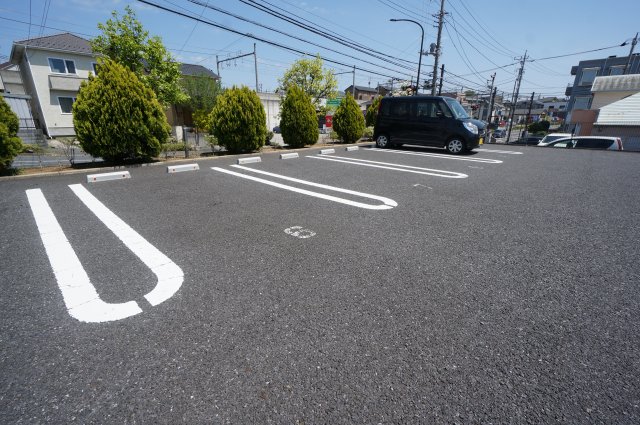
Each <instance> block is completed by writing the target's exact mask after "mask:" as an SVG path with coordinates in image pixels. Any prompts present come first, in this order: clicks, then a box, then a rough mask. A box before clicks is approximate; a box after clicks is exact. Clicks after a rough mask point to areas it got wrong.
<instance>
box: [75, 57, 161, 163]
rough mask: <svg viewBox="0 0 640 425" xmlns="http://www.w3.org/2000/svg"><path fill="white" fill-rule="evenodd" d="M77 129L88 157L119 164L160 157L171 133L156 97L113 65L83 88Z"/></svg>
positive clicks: (102, 67) (108, 62)
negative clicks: (131, 159) (126, 160)
mask: <svg viewBox="0 0 640 425" xmlns="http://www.w3.org/2000/svg"><path fill="white" fill-rule="evenodd" d="M73 125H74V126H75V129H76V136H77V137H78V140H79V141H80V145H81V146H82V149H83V150H84V151H85V152H87V153H88V154H90V155H93V156H100V157H102V158H104V159H105V160H107V161H116V162H118V161H122V160H124V159H128V158H140V157H153V156H157V155H158V154H159V153H160V146H161V144H162V143H164V142H165V141H166V140H167V138H168V137H169V130H170V127H169V124H168V123H167V118H166V116H165V114H164V109H163V108H162V106H161V105H160V103H159V102H158V100H157V99H156V95H155V94H154V93H153V91H152V90H151V89H149V88H148V87H147V86H145V85H144V84H143V83H142V82H141V81H140V80H138V77H136V76H135V74H134V73H133V72H131V71H129V69H127V68H125V67H123V66H122V65H120V64H118V63H116V62H113V61H111V60H109V59H105V60H104V61H101V63H100V73H99V74H98V75H97V76H92V75H91V76H89V82H88V83H87V82H83V83H82V84H81V85H80V92H79V93H78V98H77V99H76V101H75V102H74V104H73Z"/></svg>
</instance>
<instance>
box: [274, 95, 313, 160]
mask: <svg viewBox="0 0 640 425" xmlns="http://www.w3.org/2000/svg"><path fill="white" fill-rule="evenodd" d="M280 131H281V132H282V140H283V141H284V143H286V144H287V145H289V147H292V148H301V147H304V146H306V145H313V144H315V143H317V142H318V136H319V135H320V131H319V130H318V117H317V116H316V109H315V107H314V106H313V104H312V103H311V97H310V96H309V95H308V94H306V93H305V92H304V91H303V90H302V89H301V88H300V87H298V86H297V85H296V84H292V85H290V86H289V88H288V89H287V95H286V96H285V98H284V101H283V102H282V109H281V111H280Z"/></svg>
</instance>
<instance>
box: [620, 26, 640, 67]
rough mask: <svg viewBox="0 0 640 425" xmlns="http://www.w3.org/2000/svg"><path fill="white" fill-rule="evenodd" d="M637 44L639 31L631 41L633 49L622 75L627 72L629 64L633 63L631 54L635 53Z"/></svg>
mask: <svg viewBox="0 0 640 425" xmlns="http://www.w3.org/2000/svg"><path fill="white" fill-rule="evenodd" d="M636 44H638V33H636V36H635V37H633V41H632V42H631V51H630V52H629V59H627V63H626V64H625V66H624V71H622V75H624V74H626V73H627V68H629V64H630V63H631V55H633V49H634V48H635V47H636ZM629 71H631V70H629Z"/></svg>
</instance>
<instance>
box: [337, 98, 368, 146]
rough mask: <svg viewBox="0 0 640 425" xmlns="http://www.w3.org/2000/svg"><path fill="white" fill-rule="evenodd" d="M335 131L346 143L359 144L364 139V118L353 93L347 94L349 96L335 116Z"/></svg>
mask: <svg viewBox="0 0 640 425" xmlns="http://www.w3.org/2000/svg"><path fill="white" fill-rule="evenodd" d="M333 129H334V130H335V132H336V133H338V136H340V138H341V139H342V141H343V142H345V143H354V142H357V141H358V139H360V138H361V137H362V134H363V133H364V116H363V115H362V112H361V111H360V107H359V106H358V104H357V103H356V101H355V100H354V99H353V96H351V93H347V96H346V97H345V98H344V99H342V102H340V106H338V110H337V111H336V113H335V114H334V115H333Z"/></svg>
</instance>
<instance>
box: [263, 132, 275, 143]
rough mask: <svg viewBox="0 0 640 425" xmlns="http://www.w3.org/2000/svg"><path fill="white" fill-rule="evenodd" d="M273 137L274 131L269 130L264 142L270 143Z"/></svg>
mask: <svg viewBox="0 0 640 425" xmlns="http://www.w3.org/2000/svg"><path fill="white" fill-rule="evenodd" d="M271 139H273V131H267V138H266V140H265V142H264V144H265V145H268V144H269V142H271Z"/></svg>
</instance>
